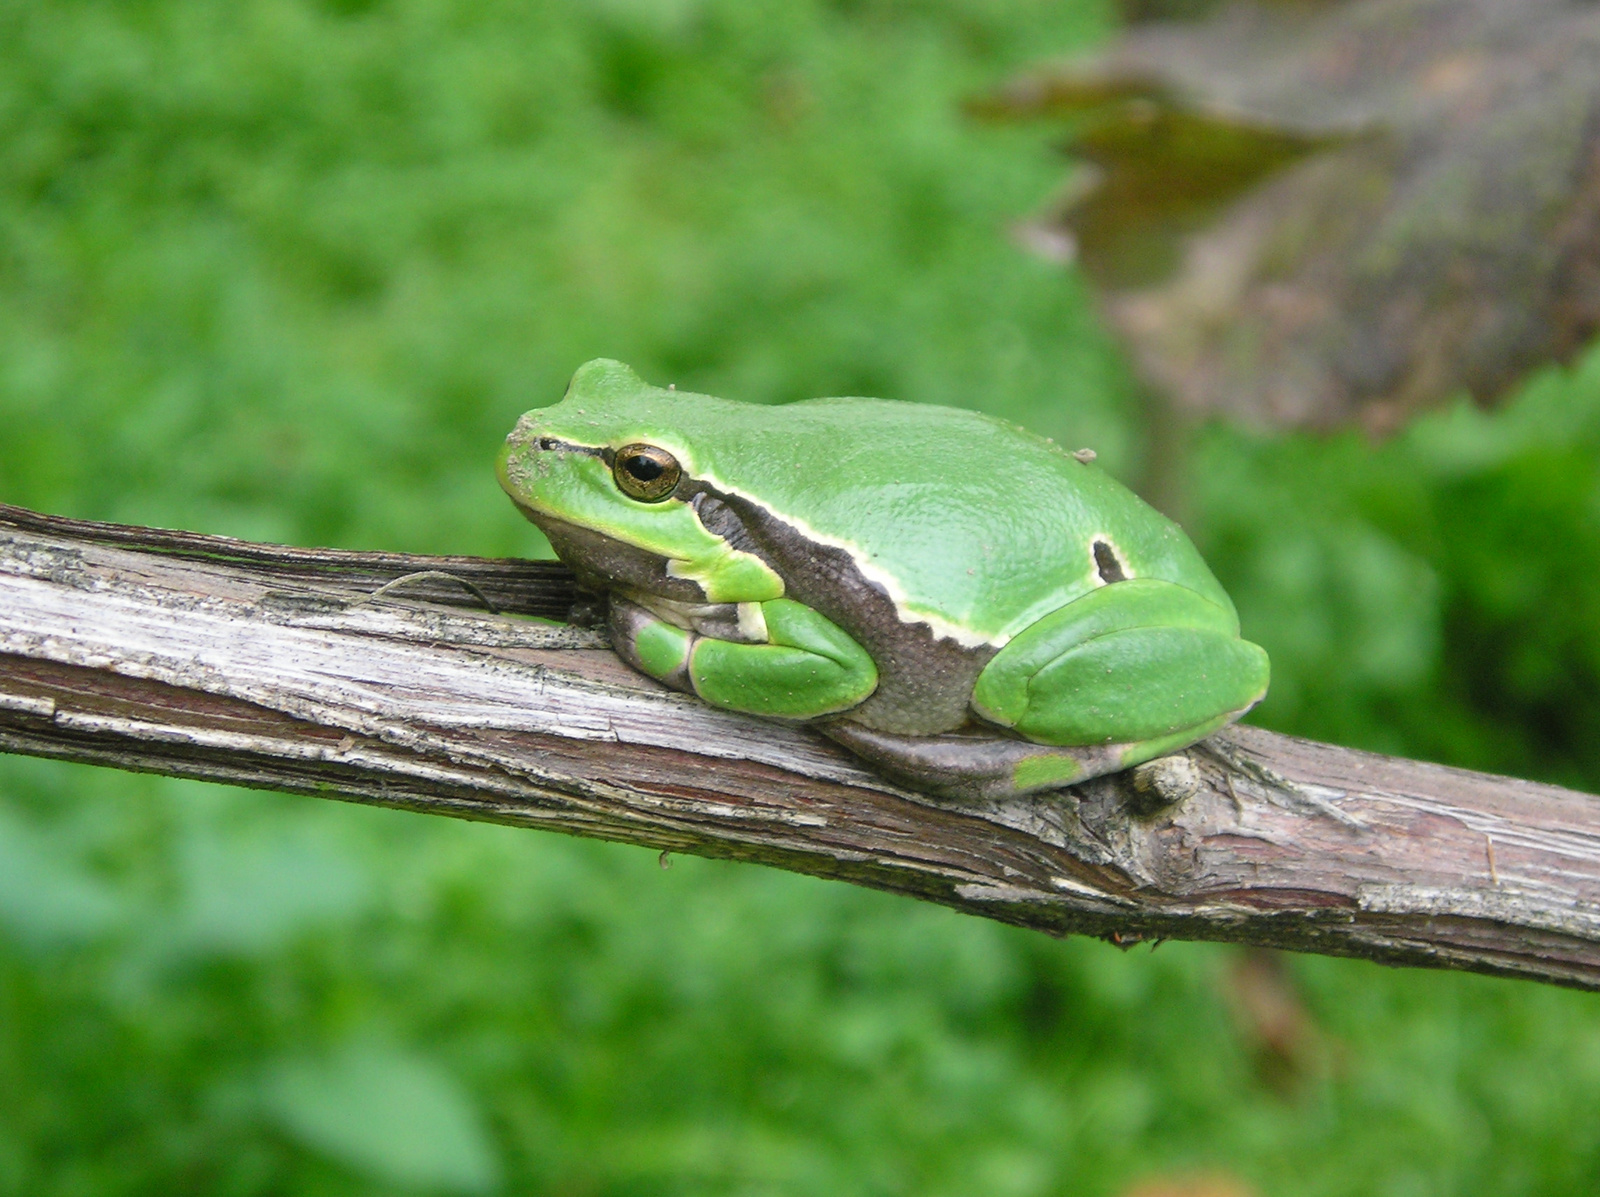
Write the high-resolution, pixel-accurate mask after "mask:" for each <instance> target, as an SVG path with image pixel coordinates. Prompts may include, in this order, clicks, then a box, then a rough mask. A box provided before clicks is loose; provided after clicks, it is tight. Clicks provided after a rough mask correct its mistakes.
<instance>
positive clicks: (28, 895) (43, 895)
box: [0, 807, 124, 948]
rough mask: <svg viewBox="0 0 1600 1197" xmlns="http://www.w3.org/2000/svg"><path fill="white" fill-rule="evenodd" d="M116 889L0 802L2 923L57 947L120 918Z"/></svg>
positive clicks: (33, 940) (90, 935)
mask: <svg viewBox="0 0 1600 1197" xmlns="http://www.w3.org/2000/svg"><path fill="white" fill-rule="evenodd" d="M123 915H124V910H123V908H122V907H121V906H120V904H119V903H118V901H117V897H116V894H115V893H114V892H113V891H112V890H111V889H110V888H109V887H108V886H106V885H105V884H104V883H103V882H101V881H100V880H98V879H97V878H96V877H94V876H93V875H92V874H91V873H89V872H88V871H86V870H85V869H84V868H83V867H82V865H81V864H79V863H78V862H77V861H76V860H75V859H73V855H72V854H70V853H68V852H67V851H65V850H64V848H63V846H62V845H61V844H59V843H57V842H55V841H53V840H52V838H51V837H49V836H47V835H45V834H44V833H42V832H41V831H39V830H38V829H36V828H35V827H33V826H31V825H30V824H29V823H28V822H27V821H25V820H24V819H23V818H22V817H21V816H20V815H18V814H13V813H12V812H11V811H9V810H7V809H5V808H4V807H0V925H4V927H5V928H6V930H7V931H9V932H10V933H11V934H13V935H15V936H16V937H17V938H18V939H19V940H21V941H23V942H24V943H27V944H30V945H32V946H35V947H41V948H43V947H56V946H64V945H69V944H75V943H79V942H82V941H83V940H87V939H93V938H95V937H96V936H99V935H103V934H105V933H106V932H107V931H110V930H112V929H114V928H115V927H117V926H118V925H119V924H120V923H121V922H122V921H123Z"/></svg>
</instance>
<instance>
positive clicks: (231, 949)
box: [170, 783, 372, 955]
mask: <svg viewBox="0 0 1600 1197" xmlns="http://www.w3.org/2000/svg"><path fill="white" fill-rule="evenodd" d="M178 784H179V785H183V783H178ZM183 788H184V789H186V790H191V791H192V790H193V789H197V788H198V787H195V786H192V785H183ZM191 797H192V798H198V797H199V795H194V794H191ZM207 797H210V795H207ZM257 801H259V800H258V799H257V798H256V796H255V795H250V794H239V795H237V797H236V798H235V800H234V801H232V802H228V803H226V804H225V805H223V807H222V809H221V810H220V811H215V812H213V817H212V818H209V819H205V820H200V819H195V820H192V821H190V822H189V823H188V824H187V826H186V828H185V830H186V833H187V834H186V835H185V838H184V841H183V844H182V851H181V856H180V870H181V871H180V878H181V884H182V887H183V888H182V900H181V905H180V906H179V908H178V909H177V910H176V911H175V912H174V915H173V920H172V924H171V927H170V934H171V936H172V941H173V947H174V948H175V949H177V950H179V951H183V952H191V953H206V952H218V953H239V954H246V955H248V954H259V953H264V952H268V951H272V950H273V949H276V948H278V947H280V946H281V945H282V944H284V943H285V942H286V941H287V940H289V939H290V938H292V937H293V936H294V935H295V934H297V933H299V932H301V931H303V930H305V929H306V928H307V927H310V926H313V925H315V924H317V923H319V922H322V921H326V920H329V919H335V918H345V919H349V918H352V917H354V916H356V915H358V914H360V913H361V912H363V911H364V910H365V909H366V908H367V904H368V902H369V901H370V899H371V896H372V891H371V885H370V881H369V878H368V876H367V873H366V871H365V869H364V868H363V867H362V866H361V865H360V864H359V863H358V862H357V861H355V860H353V859H352V858H351V857H350V856H349V855H348V853H345V852H341V851H339V847H338V845H336V844H331V843H328V842H326V839H325V838H319V827H318V825H317V823H316V822H314V821H310V820H308V821H305V822H301V823H299V824H296V825H294V826H288V827H282V826H273V825H268V826H262V825H261V824H260V823H259V822H258V821H257V820H255V819H251V818H248V817H246V818H243V819H234V820H232V821H229V820H227V819H226V816H227V815H228V814H240V813H243V811H242V810H241V807H242V806H243V804H245V803H255V802H257ZM206 805H207V806H215V805H216V804H214V803H207V804H206ZM307 813H308V814H309V813H310V812H307Z"/></svg>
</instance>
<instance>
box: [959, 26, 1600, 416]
mask: <svg viewBox="0 0 1600 1197" xmlns="http://www.w3.org/2000/svg"><path fill="white" fill-rule="evenodd" d="M1127 7H1130V8H1131V9H1133V10H1134V11H1136V12H1137V13H1139V14H1148V13H1149V12H1152V11H1164V12H1172V11H1175V10H1176V11H1197V10H1205V12H1206V15H1205V16H1204V17H1203V18H1202V19H1199V20H1192V21H1155V22H1147V23H1144V24H1139V25H1135V26H1134V27H1133V28H1131V29H1130V30H1129V31H1128V32H1127V33H1126V34H1125V35H1124V36H1123V37H1121V38H1120V39H1119V40H1118V41H1117V42H1116V43H1114V44H1113V45H1112V46H1111V48H1110V49H1109V50H1107V51H1106V52H1105V53H1104V54H1102V55H1101V56H1099V57H1097V58H1095V59H1093V60H1090V61H1086V62H1078V63H1073V64H1069V65H1066V66H1062V67H1057V68H1052V69H1049V70H1043V71H1040V72H1037V73H1035V74H1033V75H1031V76H1029V77H1028V78H1026V79H1023V80H1021V81H1019V82H1018V83H1017V84H1015V85H1014V86H1012V87H1010V88H1008V89H1006V90H1005V91H1003V92H1001V93H999V94H997V95H995V96H992V97H989V98H988V99H986V100H983V101H980V102H979V103H977V104H975V105H974V107H975V108H976V109H977V110H978V111H980V112H983V113H988V114H991V115H999V116H1020V115H1029V116H1031V115H1043V114H1059V115H1064V116H1068V117H1070V118H1072V120H1073V122H1074V124H1075V125H1076V128H1077V136H1076V138H1075V140H1074V142H1073V146H1072V148H1073V151H1074V153H1075V154H1077V155H1078V156H1079V157H1080V158H1082V159H1085V160H1086V161H1087V162H1088V163H1089V164H1090V166H1089V167H1088V168H1087V169H1086V170H1085V171H1083V172H1082V173H1080V175H1079V176H1078V177H1077V178H1076V179H1075V180H1074V183H1073V185H1072V187H1071V188H1070V190H1069V191H1068V192H1067V193H1066V194H1064V196H1063V197H1062V200H1061V202H1060V203H1059V204H1058V205H1057V206H1056V207H1055V209H1054V210H1053V211H1052V212H1051V213H1049V214H1047V216H1046V217H1045V218H1044V219H1043V220H1042V221H1040V222H1037V223H1035V224H1033V225H1030V226H1029V227H1028V228H1026V229H1024V230H1022V240H1023V241H1024V242H1025V243H1026V244H1028V245H1030V246H1033V247H1035V248H1036V249H1038V250H1039V251H1041V252H1043V253H1045V254H1047V255H1048V256H1052V257H1056V258H1061V257H1064V256H1068V255H1069V254H1071V253H1072V252H1074V251H1075V252H1076V254H1077V256H1078V257H1079V258H1080V260H1081V261H1082V263H1083V265H1084V267H1085V269H1086V270H1088V272H1089V273H1090V274H1091V276H1092V277H1093V278H1094V279H1095V280H1096V281H1097V282H1098V283H1099V284H1100V286H1101V288H1102V291H1103V294H1104V296H1105V299H1106V304H1107V310H1108V312H1109V314H1110V317H1111V320H1112V322H1113V324H1114V325H1115V327H1116V328H1117V329H1118V330H1119V332H1120V333H1121V334H1122V335H1123V336H1124V337H1126V338H1127V340H1128V341H1129V343H1130V344H1131V345H1132V348H1133V352H1134V356H1135V359H1136V362H1137V364H1138V367H1139V369H1140V371H1141V372H1142V374H1143V375H1144V376H1145V377H1146V379H1147V380H1148V381H1150V382H1152V383H1153V384H1155V385H1157V386H1158V387H1160V388H1162V389H1163V390H1164V391H1165V392H1167V393H1168V394H1170V395H1171V396H1172V397H1173V398H1174V399H1175V400H1176V401H1177V402H1178V403H1179V404H1181V405H1182V406H1184V407H1185V408H1187V409H1189V410H1191V411H1195V412H1222V413H1226V414H1229V415H1233V416H1236V417H1240V418H1244V419H1246V420H1249V421H1253V422H1256V423H1264V424H1270V425H1279V426H1323V427H1327V426H1333V425H1337V424H1341V423H1345V422H1348V421H1351V420H1357V421H1359V422H1361V423H1362V424H1364V425H1365V426H1367V427H1368V428H1371V429H1373V430H1375V431H1385V430H1388V429H1391V428H1394V427H1396V426H1398V425H1399V424H1400V423H1402V422H1403V421H1404V420H1406V419H1407V418H1409V417H1410V416H1411V415H1412V414H1414V413H1415V412H1417V411H1419V410H1421V409H1422V408H1425V407H1427V406H1428V405H1430V404H1433V403H1437V402H1439V401H1441V400H1443V399H1445V398H1448V397H1449V396H1450V395H1451V394H1453V393H1457V392H1459V391H1461V390H1463V389H1465V390H1467V391H1469V392H1471V393H1472V394H1473V395H1474V396H1476V397H1477V398H1478V399H1479V400H1480V401H1485V402H1487V401H1490V400H1492V399H1494V398H1495V397H1497V396H1498V395H1500V394H1501V393H1503V392H1504V391H1505V390H1506V389H1507V388H1508V387H1510V386H1511V385H1512V384H1513V383H1514V382H1515V381H1516V380H1517V379H1518V377H1519V376H1520V375H1522V374H1523V373H1524V372H1525V371H1526V370H1528V369H1529V368H1530V367H1533V366H1536V365H1538V364H1540V363H1542V362H1544V361H1547V360H1551V359H1556V360H1562V359H1565V358H1566V357H1568V356H1569V355H1570V354H1571V353H1572V352H1574V350H1576V349H1577V348H1579V347H1580V346H1581V345H1582V344H1583V343H1584V342H1585V341H1586V340H1588V338H1589V337H1590V336H1591V335H1593V334H1594V332H1595V331H1596V330H1597V329H1600V5H1596V4H1594V3H1592V2H1585V0H1343V2H1339V0H1323V2H1320V3H1318V2H1315V0H1301V2H1299V3H1294V2H1289V0H1279V2H1277V3H1266V2H1260V0H1258V2H1255V3H1228V4H1204V3H1200V2H1198V0H1130V3H1129V5H1128V6H1127Z"/></svg>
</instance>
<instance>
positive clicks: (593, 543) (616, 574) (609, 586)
mask: <svg viewBox="0 0 1600 1197" xmlns="http://www.w3.org/2000/svg"><path fill="white" fill-rule="evenodd" d="M513 502H515V500H513ZM517 509H518V510H519V511H521V512H522V514H523V515H525V516H526V517H527V518H528V520H529V521H530V522H531V523H533V525H534V526H535V527H537V528H538V529H539V531H541V532H543V533H544V534H545V538H546V539H547V540H549V541H550V547H551V548H553V549H554V550H555V551H556V556H557V557H559V558H561V560H562V562H563V563H564V564H565V565H566V566H567V568H569V569H570V570H572V572H573V574H574V575H576V576H577V579H578V585H579V586H581V587H583V589H585V590H589V591H593V592H594V593H596V594H604V593H605V592H607V591H608V590H613V589H619V590H627V591H630V592H637V593H639V594H645V595H650V596H651V597H652V598H654V599H659V600H662V601H666V602H672V603H679V604H684V605H687V606H695V605H700V606H705V605H707V604H706V601H705V597H706V596H705V591H704V590H702V589H701V587H700V583H698V582H696V581H694V580H693V579H692V578H680V577H675V576H674V575H673V574H672V572H671V569H670V566H671V559H670V558H668V557H663V556H662V555H661V554H659V553H652V552H651V551H650V550H648V549H641V548H639V547H638V546H636V545H631V544H628V543H627V542H626V541H622V540H617V539H616V538H614V537H611V536H608V535H606V534H605V533H604V532H599V531H596V530H595V529H593V528H585V527H583V526H581V525H579V524H571V523H568V522H567V521H566V520H564V519H560V518H558V517H557V516H553V515H549V514H548V513H546V512H543V511H537V510H535V509H533V508H531V507H528V506H527V505H526V504H523V503H517ZM662 618H665V616H663V617H662Z"/></svg>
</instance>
